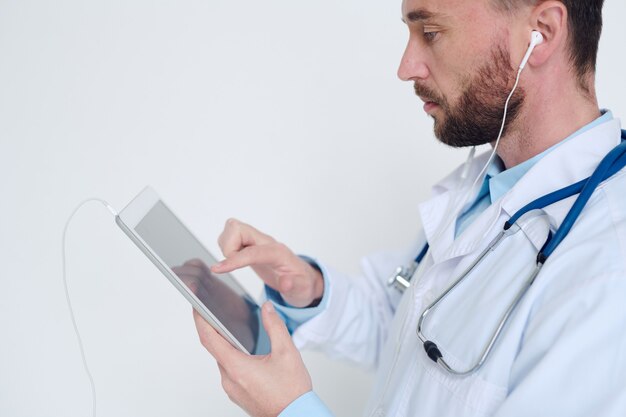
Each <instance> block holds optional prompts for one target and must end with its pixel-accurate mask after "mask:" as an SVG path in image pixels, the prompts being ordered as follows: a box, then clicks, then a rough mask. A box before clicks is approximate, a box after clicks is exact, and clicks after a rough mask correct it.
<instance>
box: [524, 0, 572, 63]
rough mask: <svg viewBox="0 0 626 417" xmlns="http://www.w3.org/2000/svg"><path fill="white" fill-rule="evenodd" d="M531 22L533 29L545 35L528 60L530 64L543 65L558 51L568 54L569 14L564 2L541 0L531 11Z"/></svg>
mask: <svg viewBox="0 0 626 417" xmlns="http://www.w3.org/2000/svg"><path fill="white" fill-rule="evenodd" d="M529 24H530V27H531V30H536V31H538V32H540V33H541V34H542V35H543V43H542V44H541V45H538V46H537V47H536V48H535V50H534V51H533V53H532V55H531V57H530V59H529V60H528V64H529V65H530V66H534V67H538V66H541V65H543V64H544V63H546V62H547V61H548V60H549V59H550V58H551V57H553V56H554V55H555V54H557V53H566V54H567V37H568V32H569V30H568V15H567V7H565V5H564V4H563V3H562V2H560V1H556V0H548V1H544V2H539V4H538V5H537V6H535V8H534V9H533V10H532V12H531V15H530V22H529ZM529 33H530V32H529ZM529 36H530V35H529Z"/></svg>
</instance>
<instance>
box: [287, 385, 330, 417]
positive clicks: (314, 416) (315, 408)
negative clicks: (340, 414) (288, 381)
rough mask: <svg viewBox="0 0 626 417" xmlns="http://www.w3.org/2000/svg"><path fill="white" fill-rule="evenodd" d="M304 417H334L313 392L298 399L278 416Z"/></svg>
mask: <svg viewBox="0 0 626 417" xmlns="http://www.w3.org/2000/svg"><path fill="white" fill-rule="evenodd" d="M302 416H309V417H333V413H331V411H330V410H329V409H328V408H327V407H326V405H325V404H324V403H323V402H322V400H320V398H319V397H318V396H317V395H316V394H315V393H314V392H313V391H309V392H307V393H306V394H303V395H301V396H300V397H298V398H297V399H296V400H295V401H293V402H292V403H291V404H289V405H288V406H287V407H286V408H285V409H284V410H283V411H282V412H281V413H280V414H279V415H278V417H302Z"/></svg>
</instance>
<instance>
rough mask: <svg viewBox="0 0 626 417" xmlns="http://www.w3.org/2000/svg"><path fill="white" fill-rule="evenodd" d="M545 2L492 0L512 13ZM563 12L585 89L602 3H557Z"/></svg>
mask: <svg viewBox="0 0 626 417" xmlns="http://www.w3.org/2000/svg"><path fill="white" fill-rule="evenodd" d="M542 1H545V0H492V3H494V4H495V6H496V7H497V8H498V9H500V10H505V11H508V12H511V11H514V10H516V9H517V8H518V7H519V6H520V5H531V4H538V3H540V2H542ZM559 1H560V2H561V3H563V4H564V5H565V7H566V8H567V14H568V16H569V17H568V25H569V29H570V39H569V50H570V58H571V61H572V64H573V67H574V69H575V71H576V75H577V76H578V79H579V82H580V84H581V86H582V87H583V88H585V87H586V86H585V80H586V78H587V76H588V75H589V74H591V73H595V71H596V63H597V57H598V45H599V43H600V34H601V33H602V6H603V5H604V0H559Z"/></svg>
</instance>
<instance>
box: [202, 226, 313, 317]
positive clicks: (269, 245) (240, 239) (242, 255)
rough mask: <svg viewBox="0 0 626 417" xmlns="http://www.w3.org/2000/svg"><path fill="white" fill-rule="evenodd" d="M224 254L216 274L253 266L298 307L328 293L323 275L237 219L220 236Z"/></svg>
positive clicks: (284, 247) (288, 300)
mask: <svg viewBox="0 0 626 417" xmlns="http://www.w3.org/2000/svg"><path fill="white" fill-rule="evenodd" d="M218 243H219V245H220V248H221V249H222V252H223V253H224V256H225V257H226V259H224V260H223V261H222V262H220V263H218V264H216V265H213V266H212V267H211V270H212V271H213V272H215V273H225V272H231V271H234V270H236V269H239V268H243V267H246V266H251V267H252V269H253V270H254V271H255V272H256V273H257V274H258V275H259V277H261V279H262V280H263V282H265V284H267V285H268V286H269V287H271V288H273V289H274V290H276V291H278V292H279V293H280V294H281V295H282V296H283V299H284V300H285V301H286V302H287V303H289V304H291V305H292V306H294V307H308V306H310V305H311V304H312V303H313V302H314V301H316V300H317V301H319V299H321V298H322V295H323V293H324V279H323V278H322V274H320V272H319V271H317V270H316V269H315V268H313V267H312V266H311V265H309V264H308V263H307V262H305V261H303V260H302V259H300V258H299V257H298V256H296V255H294V253H293V252H292V251H291V250H290V249H289V248H288V247H287V246H285V245H283V244H282V243H278V242H276V240H274V239H273V238H272V237H270V236H268V235H266V234H264V233H261V232H259V231H258V230H256V229H255V228H254V227H252V226H250V225H247V224H245V223H242V222H240V221H238V220H235V219H230V220H228V221H227V222H226V226H225V227H224V231H223V232H222V234H221V235H220V237H219V239H218Z"/></svg>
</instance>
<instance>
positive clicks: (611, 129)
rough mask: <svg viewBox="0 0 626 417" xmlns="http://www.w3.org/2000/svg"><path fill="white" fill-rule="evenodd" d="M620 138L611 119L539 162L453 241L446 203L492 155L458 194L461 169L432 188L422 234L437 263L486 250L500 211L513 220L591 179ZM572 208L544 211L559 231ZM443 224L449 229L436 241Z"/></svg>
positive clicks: (425, 206) (474, 167) (483, 157)
mask: <svg viewBox="0 0 626 417" xmlns="http://www.w3.org/2000/svg"><path fill="white" fill-rule="evenodd" d="M620 137H621V131H620V121H619V119H612V120H609V121H606V122H604V123H601V124H600V125H598V126H596V127H594V128H592V129H590V130H588V131H586V132H583V133H581V134H580V135H578V136H576V137H574V138H571V139H570V140H568V141H567V142H565V143H563V144H561V146H559V147H558V148H556V149H554V150H553V151H552V152H550V153H549V154H548V155H546V156H544V157H543V158H542V159H541V160H540V161H539V162H537V163H536V164H535V166H533V167H532V168H531V169H530V170H529V171H528V172H527V173H526V174H525V175H524V176H523V177H522V178H521V179H520V180H519V181H518V182H517V184H516V185H515V186H514V187H513V188H512V189H511V190H510V191H509V192H508V193H506V194H505V195H504V196H503V197H502V198H501V199H500V200H498V201H496V202H494V203H493V204H491V206H489V207H488V208H487V209H486V210H485V212H484V213H482V214H481V215H480V216H478V217H477V218H476V220H475V221H474V222H473V223H472V224H471V225H470V226H469V227H468V228H467V229H466V230H465V231H464V232H463V233H462V234H461V235H460V236H459V237H458V238H457V239H455V236H454V235H455V227H456V221H449V217H448V218H444V217H445V216H450V215H457V214H458V213H452V214H450V213H447V211H448V208H447V206H448V202H449V201H450V200H451V199H454V198H455V197H456V196H459V195H460V194H461V193H466V192H467V191H466V190H467V189H468V188H469V186H470V185H471V182H473V179H475V178H476V176H477V175H478V174H479V173H480V171H481V169H482V168H483V167H484V165H485V163H486V162H487V159H488V158H489V155H490V154H491V152H486V153H485V154H483V155H480V156H479V157H477V158H476V159H475V160H474V161H473V162H472V164H471V167H470V170H469V175H468V178H469V179H470V180H469V181H468V182H469V183H468V184H465V186H464V187H463V188H461V189H458V186H459V177H460V175H461V172H462V170H463V166H461V167H459V168H458V169H456V170H455V171H454V172H453V173H452V174H450V175H449V176H448V177H446V178H444V179H443V180H442V181H441V182H439V183H438V184H436V185H435V186H434V187H433V195H434V196H433V198H431V199H430V200H428V201H426V202H424V203H422V204H420V206H419V211H420V215H421V218H422V225H423V228H424V233H425V234H426V238H427V240H428V242H429V244H430V253H431V256H432V257H433V260H434V262H436V263H439V262H443V261H446V260H449V259H452V258H455V257H458V256H463V255H466V254H468V253H470V252H472V251H474V250H476V249H477V248H478V246H480V245H483V244H484V242H485V238H486V236H488V235H493V234H494V233H495V232H494V230H493V229H494V228H495V227H497V228H500V227H501V226H502V224H499V220H500V218H501V214H502V212H504V213H506V215H507V216H506V218H509V217H511V216H512V215H513V214H514V213H515V212H516V211H517V210H519V209H520V208H522V207H523V206H525V205H526V204H528V203H529V202H531V201H533V200H535V199H537V198H539V197H541V196H543V195H546V194H548V193H550V192H552V191H555V190H558V189H560V188H563V187H566V186H568V185H571V184H573V183H575V182H578V181H580V180H582V179H584V178H586V177H588V176H590V175H591V174H592V173H593V171H594V170H595V168H596V167H597V165H598V164H599V162H600V160H601V159H602V158H603V157H604V156H605V155H606V154H607V153H608V152H609V151H610V150H611V149H613V148H614V147H615V146H617V145H618V144H619V143H620ZM482 180H483V179H482V178H481V179H480V180H479V183H482ZM475 191H477V190H475ZM472 197H473V196H472ZM468 201H472V199H469V200H468ZM566 203H568V204H566ZM457 204H458V202H457ZM570 206H571V203H569V202H562V203H557V204H554V205H552V206H550V207H546V208H545V212H546V213H547V214H548V215H549V216H551V219H552V221H553V222H554V223H555V224H554V226H555V227H558V225H560V223H561V222H562V220H563V218H564V217H565V215H566V214H567V211H568V210H569V207H570ZM443 222H447V223H449V224H448V225H447V227H446V228H445V230H444V231H443V232H441V235H440V236H438V233H439V228H440V225H441V224H442V223H443ZM533 243H535V244H536V245H537V244H540V242H533Z"/></svg>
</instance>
